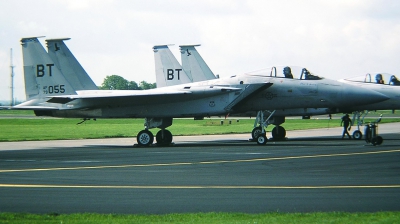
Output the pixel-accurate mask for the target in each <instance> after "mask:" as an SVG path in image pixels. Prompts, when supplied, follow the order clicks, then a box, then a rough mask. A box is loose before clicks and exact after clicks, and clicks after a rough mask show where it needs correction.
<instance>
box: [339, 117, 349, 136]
mask: <svg viewBox="0 0 400 224" xmlns="http://www.w3.org/2000/svg"><path fill="white" fill-rule="evenodd" d="M350 124H351V119H350V117H349V114H346V115H344V116H343V117H342V122H340V126H342V125H343V134H342V139H343V138H344V135H345V134H347V136H349V139H351V136H350V134H349V132H348V130H349V131H350V129H351V126H350Z"/></svg>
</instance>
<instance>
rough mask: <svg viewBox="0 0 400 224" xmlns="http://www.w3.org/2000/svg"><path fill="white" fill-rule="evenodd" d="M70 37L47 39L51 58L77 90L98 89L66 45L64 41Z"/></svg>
mask: <svg viewBox="0 0 400 224" xmlns="http://www.w3.org/2000/svg"><path fill="white" fill-rule="evenodd" d="M69 39H70V38H62V39H47V40H46V44H47V50H48V54H49V56H50V58H51V59H52V60H53V61H54V63H55V65H56V67H57V68H59V69H60V71H61V72H62V74H63V75H64V77H65V78H66V79H67V81H68V82H69V83H70V84H71V85H73V86H74V88H75V90H97V89H98V87H97V86H96V84H95V83H94V82H93V80H92V79H91V78H90V77H89V75H88V74H87V73H86V71H85V69H84V68H83V67H82V66H81V64H80V63H79V62H78V60H76V58H75V56H74V55H73V54H72V52H71V51H70V50H69V48H68V47H67V46H66V45H65V43H64V41H65V40H69Z"/></svg>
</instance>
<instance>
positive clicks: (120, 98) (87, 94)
mask: <svg viewBox="0 0 400 224" xmlns="http://www.w3.org/2000/svg"><path fill="white" fill-rule="evenodd" d="M241 90H242V89H241V88H233V87H224V86H188V87H184V88H183V89H181V90H165V89H164V88H159V89H151V90H112V91H104V90H103V91H101V90H93V91H77V93H78V94H77V95H64V96H52V97H48V98H49V99H48V100H47V102H48V103H55V104H66V103H70V102H71V103H74V102H77V101H79V104H80V105H79V106H78V107H76V106H74V108H75V109H77V108H80V107H84V108H99V107H104V106H108V107H119V106H139V105H150V104H165V103H174V102H182V101H187V100H195V99H201V98H205V97H209V96H216V95H220V94H226V93H228V92H236V91H241Z"/></svg>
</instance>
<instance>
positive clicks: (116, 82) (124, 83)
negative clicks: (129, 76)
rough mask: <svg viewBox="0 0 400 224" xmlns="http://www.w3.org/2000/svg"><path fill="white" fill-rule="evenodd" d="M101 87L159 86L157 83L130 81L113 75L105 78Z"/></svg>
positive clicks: (140, 87) (141, 87)
mask: <svg viewBox="0 0 400 224" xmlns="http://www.w3.org/2000/svg"><path fill="white" fill-rule="evenodd" d="M99 88H100V89H104V90H116V89H119V90H144V89H154V88H157V85H156V83H148V82H146V81H141V82H140V83H139V84H137V83H136V82H135V81H128V80H126V79H124V78H123V77H121V76H119V75H111V76H106V77H105V78H104V81H103V83H102V84H101V86H99Z"/></svg>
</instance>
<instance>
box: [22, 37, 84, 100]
mask: <svg viewBox="0 0 400 224" xmlns="http://www.w3.org/2000/svg"><path fill="white" fill-rule="evenodd" d="M21 45H22V54H23V61H24V78H25V92H26V98H27V100H31V99H44V98H46V97H48V96H57V95H73V94H76V92H75V89H74V88H73V87H72V86H71V84H70V83H69V82H68V81H67V80H66V79H65V78H64V76H63V75H62V73H61V71H60V70H59V69H58V68H57V66H56V64H55V63H54V61H53V60H52V59H51V57H50V56H49V54H48V53H47V52H46V50H45V49H44V47H43V46H42V44H41V43H40V42H39V40H38V38H37V37H29V38H22V39H21Z"/></svg>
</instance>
